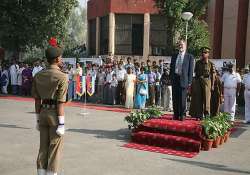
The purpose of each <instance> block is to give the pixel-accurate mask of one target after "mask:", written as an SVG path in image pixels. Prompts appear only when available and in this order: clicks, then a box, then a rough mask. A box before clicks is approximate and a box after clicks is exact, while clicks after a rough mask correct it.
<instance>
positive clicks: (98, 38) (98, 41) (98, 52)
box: [95, 17, 100, 55]
mask: <svg viewBox="0 0 250 175" xmlns="http://www.w3.org/2000/svg"><path fill="white" fill-rule="evenodd" d="M95 41H96V42H95V54H96V55H99V54H100V17H96V35H95Z"/></svg>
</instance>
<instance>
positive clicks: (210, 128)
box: [202, 117, 219, 140]
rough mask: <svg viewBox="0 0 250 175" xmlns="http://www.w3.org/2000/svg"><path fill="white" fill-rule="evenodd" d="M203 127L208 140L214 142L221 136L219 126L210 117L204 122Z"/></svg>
mask: <svg viewBox="0 0 250 175" xmlns="http://www.w3.org/2000/svg"><path fill="white" fill-rule="evenodd" d="M202 126H203V129H204V132H205V135H206V138H207V139H212V140H214V139H216V137H217V136H218V135H219V134H218V132H219V129H218V126H217V125H216V123H215V122H214V121H213V120H212V119H211V118H210V117H207V118H205V119H204V120H203V121H202Z"/></svg>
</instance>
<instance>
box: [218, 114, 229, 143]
mask: <svg viewBox="0 0 250 175" xmlns="http://www.w3.org/2000/svg"><path fill="white" fill-rule="evenodd" d="M219 115H220V118H221V122H222V124H223V127H224V142H227V140H228V138H229V136H230V133H231V131H230V129H231V128H232V123H231V121H230V114H228V113H220V114H219Z"/></svg>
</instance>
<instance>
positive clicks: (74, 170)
mask: <svg viewBox="0 0 250 175" xmlns="http://www.w3.org/2000/svg"><path fill="white" fill-rule="evenodd" d="M33 111H34V110H33V104H32V103H31V102H16V101H11V100H2V99H0V140H1V142H0V175H35V174H36V165H35V159H36V155H37V152H38V144H39V143H38V140H39V133H38V132H37V131H36V130H35V129H34V126H35V125H34V124H35V117H34V113H33ZM83 112H84V111H83V109H79V108H74V107H68V108H67V109H66V117H67V118H66V124H67V125H66V126H67V128H68V131H67V133H66V138H65V149H64V159H63V168H62V172H61V174H59V175H79V174H81V175H82V174H84V175H166V174H172V175H183V174H185V175H189V174H190V175H196V174H197V175H201V174H202V175H237V174H250V126H249V125H248V126H247V125H245V126H242V127H241V128H239V129H238V131H237V132H235V133H234V135H233V136H232V138H231V139H230V140H229V142H228V143H227V144H225V145H224V146H223V147H222V148H218V149H214V150H212V151H210V152H201V153H200V154H199V155H198V156H197V157H195V158H193V159H187V158H181V157H175V156H170V155H164V154H158V153H150V152H143V151H137V150H132V149H127V148H123V147H121V146H122V145H123V144H124V143H126V142H127V141H128V140H129V130H128V129H127V126H126V123H125V122H124V116H125V115H126V114H124V113H114V112H106V111H95V110H86V112H88V115H86V116H82V115H79V114H80V113H83Z"/></svg>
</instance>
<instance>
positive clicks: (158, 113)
mask: <svg viewBox="0 0 250 175" xmlns="http://www.w3.org/2000/svg"><path fill="white" fill-rule="evenodd" d="M145 113H148V114H149V115H150V118H158V117H161V116H162V115H163V113H162V112H161V111H160V110H159V109H158V108H157V107H156V106H152V107H150V108H148V109H146V110H145Z"/></svg>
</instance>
